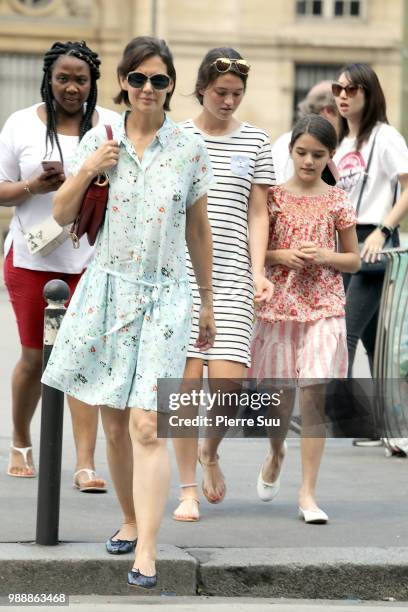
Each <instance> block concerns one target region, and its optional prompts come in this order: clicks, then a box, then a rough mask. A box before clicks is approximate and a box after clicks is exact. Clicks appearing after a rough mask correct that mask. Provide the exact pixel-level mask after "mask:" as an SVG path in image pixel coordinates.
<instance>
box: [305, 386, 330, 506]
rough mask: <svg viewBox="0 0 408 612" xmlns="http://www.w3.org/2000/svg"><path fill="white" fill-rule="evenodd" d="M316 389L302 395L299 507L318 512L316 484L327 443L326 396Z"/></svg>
mask: <svg viewBox="0 0 408 612" xmlns="http://www.w3.org/2000/svg"><path fill="white" fill-rule="evenodd" d="M317 391H318V389H317V387H316V386H314V387H305V388H304V389H301V393H300V409H301V415H302V439H301V446H300V448H301V457H302V485H301V488H300V491H299V506H300V507H301V508H303V510H317V509H318V505H317V504H316V482H317V476H318V473H319V468H320V463H321V459H322V455H323V451H324V446H325V442H326V438H325V435H326V429H325V425H324V404H325V394H324V393H323V392H320V393H319V392H317Z"/></svg>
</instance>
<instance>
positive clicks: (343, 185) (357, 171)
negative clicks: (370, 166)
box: [337, 151, 366, 193]
mask: <svg viewBox="0 0 408 612" xmlns="http://www.w3.org/2000/svg"><path fill="white" fill-rule="evenodd" d="M365 169H366V163H365V161H364V158H363V156H362V155H361V153H360V151H350V152H349V153H346V155H344V157H342V158H341V160H340V161H339V162H338V164H337V170H338V172H339V177H340V178H339V180H338V183H337V187H340V189H344V191H346V192H347V193H350V191H351V190H352V189H353V187H355V186H356V185H357V183H358V181H359V180H360V177H362V176H363V174H364V172H365Z"/></svg>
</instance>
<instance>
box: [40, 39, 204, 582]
mask: <svg viewBox="0 0 408 612" xmlns="http://www.w3.org/2000/svg"><path fill="white" fill-rule="evenodd" d="M118 79H119V84H120V93H119V95H118V96H117V98H116V101H117V102H118V103H121V102H125V104H126V105H127V106H128V107H129V108H130V110H128V111H127V112H125V113H124V114H123V116H122V119H121V120H120V121H118V123H117V124H115V125H112V128H113V136H114V138H113V140H106V133H105V129H104V127H103V126H101V127H97V128H95V129H92V130H90V131H89V132H88V133H87V134H86V136H85V137H84V138H83V139H82V141H81V144H80V146H79V148H78V151H77V156H76V162H75V164H74V165H73V167H72V169H71V171H72V176H70V177H69V178H68V179H67V181H66V182H65V183H64V185H63V186H62V188H61V189H60V190H59V191H58V193H57V195H56V198H55V201H54V214H55V218H56V220H57V221H58V222H59V223H60V224H61V225H66V224H68V223H70V222H72V221H73V220H74V219H75V217H76V215H77V213H78V210H79V207H80V204H81V201H82V198H83V196H84V193H85V191H86V189H87V187H88V186H89V184H90V182H91V181H92V180H93V178H94V177H96V176H97V175H98V174H100V173H102V172H106V173H107V174H108V176H109V182H110V187H109V201H108V206H107V211H106V218H105V222H104V226H103V228H102V231H101V233H100V235H99V237H98V241H97V245H96V254H95V258H94V260H93V261H92V263H91V265H90V266H89V267H88V269H87V271H86V272H85V274H84V275H83V277H82V279H81V281H80V283H79V285H78V288H77V291H76V292H75V294H74V296H73V298H72V301H71V304H70V307H69V308H68V311H67V313H66V316H65V318H64V321H63V324H62V326H61V329H60V330H59V333H58V338H57V341H56V343H55V345H54V349H53V351H52V355H51V357H50V360H49V363H48V366H47V368H46V370H45V373H44V375H43V382H45V383H46V384H47V385H50V386H52V387H55V388H57V389H62V390H64V391H66V392H69V393H70V394H71V395H72V396H73V397H77V398H78V399H81V400H83V401H86V402H88V403H89V404H97V405H100V406H101V407H102V408H101V414H102V422H103V425H104V429H105V434H106V438H107V454H108V461H109V468H110V471H111V475H112V480H113V481H114V485H115V489H116V493H117V495H118V499H119V502H120V505H121V509H122V513H123V521H122V525H121V527H120V529H119V530H118V531H117V532H116V533H115V534H114V535H113V536H112V537H111V538H109V539H108V541H107V543H106V548H107V552H108V553H110V554H122V553H127V552H132V551H133V550H134V549H135V546H136V556H135V562H134V565H133V569H132V570H131V571H130V572H129V574H128V583H129V584H130V585H131V586H136V587H142V588H151V587H154V586H155V584H156V570H155V559H156V538H157V533H158V530H159V527H160V522H161V519H162V516H163V512H164V508H165V504H166V500H167V494H168V489H169V482H170V466H169V458H168V451H167V448H166V440H165V439H164V438H161V439H159V438H158V437H157V379H159V378H181V377H182V376H183V371H184V366H185V361H186V354H187V347H188V343H189V336H190V327H191V311H192V297H191V290H190V285H189V281H188V276H187V270H186V255H185V243H186V242H187V246H188V249H189V253H190V258H191V260H192V263H193V266H194V271H195V274H196V276H197V282H198V285H199V290H200V295H201V311H200V324H199V334H198V338H197V339H196V345H197V346H198V347H200V348H201V349H203V350H206V349H208V348H210V347H211V346H212V344H213V342H214V336H215V324H214V316H213V310H212V292H211V262H212V241H211V229H210V225H209V223H208V218H207V190H208V188H209V185H210V183H211V181H212V172H211V164H210V160H209V157H208V154H207V152H206V149H205V145H204V143H203V142H201V141H200V139H199V138H197V137H196V136H194V135H192V134H187V133H186V132H185V131H184V130H183V129H182V128H180V127H178V126H177V125H176V124H175V123H174V122H173V121H171V119H169V118H168V117H167V116H166V114H165V112H164V111H166V110H169V103H170V99H171V96H172V93H173V89H174V85H175V82H176V72H175V68H174V64H173V58H172V55H171V53H170V50H169V48H168V47H167V45H166V43H165V42H164V41H163V40H157V39H155V38H151V37H138V38H135V39H133V40H132V41H130V43H129V44H128V45H127V47H126V48H125V50H124V54H123V57H122V60H121V62H120V63H119V66H118ZM132 489H133V491H132ZM136 540H137V544H136Z"/></svg>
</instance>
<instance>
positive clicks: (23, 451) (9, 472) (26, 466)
mask: <svg viewBox="0 0 408 612" xmlns="http://www.w3.org/2000/svg"><path fill="white" fill-rule="evenodd" d="M10 449H11V450H10V455H9V463H8V468H7V475H8V476H13V477H14V478H35V477H36V476H37V474H36V472H35V467H34V466H31V465H29V464H28V460H27V455H28V452H29V451H32V450H33V447H32V446H25V447H24V448H19V447H18V446H14V445H13V443H11V444H10ZM12 450H13V451H15V452H17V453H21V455H23V458H24V467H18V466H16V465H14V466H13V465H12V456H11V451H12ZM12 470H26V471H27V472H29V473H25V474H24V473H22V474H15V473H13V472H12Z"/></svg>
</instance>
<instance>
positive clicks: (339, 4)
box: [334, 0, 361, 17]
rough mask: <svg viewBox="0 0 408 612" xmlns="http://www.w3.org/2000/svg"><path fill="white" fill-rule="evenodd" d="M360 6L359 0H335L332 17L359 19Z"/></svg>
mask: <svg viewBox="0 0 408 612" xmlns="http://www.w3.org/2000/svg"><path fill="white" fill-rule="evenodd" d="M360 5H361V2H360V1H359V0H335V2H334V17H360V16H361V6H360Z"/></svg>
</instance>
